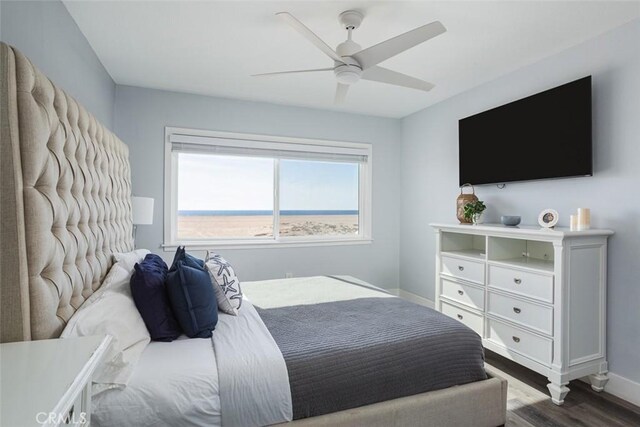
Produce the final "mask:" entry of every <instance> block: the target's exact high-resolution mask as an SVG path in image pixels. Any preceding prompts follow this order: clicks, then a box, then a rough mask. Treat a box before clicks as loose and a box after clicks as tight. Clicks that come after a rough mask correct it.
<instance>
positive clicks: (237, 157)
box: [165, 128, 371, 246]
mask: <svg viewBox="0 0 640 427" xmlns="http://www.w3.org/2000/svg"><path fill="white" fill-rule="evenodd" d="M169 129H170V128H167V133H168V137H167V151H166V153H167V155H168V159H167V161H166V162H165V165H166V171H165V172H166V173H167V181H166V185H165V192H166V193H168V194H166V195H167V196H168V197H167V198H166V199H165V213H166V214H167V215H166V216H165V218H167V220H166V221H165V236H168V237H169V239H167V238H166V237H165V246H172V245H177V244H188V245H190V246H194V245H195V246H199V245H200V246H206V245H211V244H213V245H225V244H231V245H235V244H240V245H242V244H248V245H251V244H287V243H289V244H291V243H300V242H302V243H313V242H317V243H320V244H321V243H323V242H324V243H331V242H348V241H358V240H360V241H366V240H369V239H370V222H369V218H370V213H369V206H370V164H369V162H370V157H371V147H370V145H368V144H361V143H331V142H328V141H310V140H302V142H298V141H296V140H292V139H290V138H278V137H268V138H269V140H268V141H263V140H260V139H257V140H256V139H236V138H228V137H226V138H220V137H219V136H220V133H218V132H213V134H214V135H211V136H210V135H206V136H204V135H184V134H180V135H177V136H176V135H175V134H173V133H169ZM227 135H229V134H224V136H227ZM234 135H236V134H234ZM172 136H173V138H172ZM253 137H255V135H254V136H253ZM261 138H266V137H261Z"/></svg>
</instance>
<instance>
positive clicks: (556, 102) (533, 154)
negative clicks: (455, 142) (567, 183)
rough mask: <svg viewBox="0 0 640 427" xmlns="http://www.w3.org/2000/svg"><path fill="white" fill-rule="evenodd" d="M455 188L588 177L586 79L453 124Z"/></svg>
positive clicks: (588, 86)
mask: <svg viewBox="0 0 640 427" xmlns="http://www.w3.org/2000/svg"><path fill="white" fill-rule="evenodd" d="M458 130H459V156H460V185H462V184H464V183H470V184H492V183H494V184H500V183H504V182H512V181H525V180H533V179H546V178H560V177H571V176H590V175H592V174H593V165H592V152H591V76H588V77H584V78H582V79H579V80H576V81H573V82H571V83H567V84H565V85H562V86H558V87H556V88H553V89H549V90H547V91H544V92H540V93H538V94H536V95H532V96H529V97H527V98H523V99H520V100H518V101H515V102H512V103H510V104H506V105H503V106H501V107H497V108H494V109H492V110H489V111H485V112H483V113H480V114H476V115H474V116H471V117H467V118H464V119H462V120H460V121H459V123H458Z"/></svg>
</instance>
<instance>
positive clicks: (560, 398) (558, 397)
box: [547, 383, 569, 405]
mask: <svg viewBox="0 0 640 427" xmlns="http://www.w3.org/2000/svg"><path fill="white" fill-rule="evenodd" d="M567 384H569V383H564V384H554V383H549V384H547V388H548V389H549V393H550V394H551V401H552V402H553V403H555V404H556V405H562V404H563V403H564V398H565V397H566V396H567V393H569V387H567Z"/></svg>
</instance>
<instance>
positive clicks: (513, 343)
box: [487, 319, 553, 366]
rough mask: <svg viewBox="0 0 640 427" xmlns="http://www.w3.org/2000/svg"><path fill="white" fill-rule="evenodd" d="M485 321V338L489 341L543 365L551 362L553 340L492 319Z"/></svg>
mask: <svg viewBox="0 0 640 427" xmlns="http://www.w3.org/2000/svg"><path fill="white" fill-rule="evenodd" d="M487 322H488V336H487V339H488V340H489V341H491V342H494V343H496V344H498V345H500V346H502V347H505V348H507V349H509V350H513V351H515V352H517V353H520V354H522V355H523V356H526V357H528V358H530V359H532V360H535V361H536V362H540V363H542V364H544V365H547V366H548V365H550V364H551V359H552V356H553V341H552V340H551V339H549V338H544V337H541V336H538V335H536V334H532V333H530V332H527V331H524V330H522V329H520V328H516V327H515V326H511V325H507V324H506V323H502V322H500V321H497V320H494V319H487Z"/></svg>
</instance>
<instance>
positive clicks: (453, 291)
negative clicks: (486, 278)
mask: <svg viewBox="0 0 640 427" xmlns="http://www.w3.org/2000/svg"><path fill="white" fill-rule="evenodd" d="M440 283H441V285H442V289H441V295H443V296H445V297H447V298H449V299H452V300H454V301H457V302H459V303H461V304H464V305H468V306H470V307H473V308H477V309H479V310H484V289H478V288H474V287H473V286H469V285H463V284H462V283H456V282H452V281H450V280H447V279H440Z"/></svg>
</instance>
